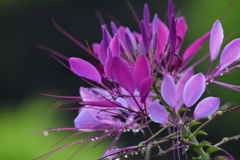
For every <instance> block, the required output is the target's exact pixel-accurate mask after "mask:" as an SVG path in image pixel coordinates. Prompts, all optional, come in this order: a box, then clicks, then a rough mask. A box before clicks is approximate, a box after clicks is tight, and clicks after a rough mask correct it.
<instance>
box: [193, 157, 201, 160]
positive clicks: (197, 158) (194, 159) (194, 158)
mask: <svg viewBox="0 0 240 160" xmlns="http://www.w3.org/2000/svg"><path fill="white" fill-rule="evenodd" d="M192 160H202V158H199V157H192Z"/></svg>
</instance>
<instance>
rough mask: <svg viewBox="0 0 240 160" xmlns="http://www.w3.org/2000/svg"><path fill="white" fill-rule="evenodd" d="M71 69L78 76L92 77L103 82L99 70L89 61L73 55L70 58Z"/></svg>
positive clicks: (91, 78) (98, 81) (93, 79)
mask: <svg viewBox="0 0 240 160" xmlns="http://www.w3.org/2000/svg"><path fill="white" fill-rule="evenodd" d="M68 61H69V64H70V69H71V71H73V73H75V74H76V75H78V76H81V77H84V78H87V79H90V80H92V81H95V82H97V83H100V84H101V83H102V80H101V76H100V74H99V72H98V70H97V69H96V68H95V67H94V66H93V65H92V64H91V63H89V62H87V61H85V60H83V59H80V58H75V57H71V58H69V60H68Z"/></svg>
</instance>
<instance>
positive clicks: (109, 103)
mask: <svg viewBox="0 0 240 160" xmlns="http://www.w3.org/2000/svg"><path fill="white" fill-rule="evenodd" d="M80 104H82V105H91V106H99V107H104V108H105V107H112V109H116V108H117V107H119V106H122V105H121V103H119V102H113V101H106V100H105V101H86V102H80Z"/></svg>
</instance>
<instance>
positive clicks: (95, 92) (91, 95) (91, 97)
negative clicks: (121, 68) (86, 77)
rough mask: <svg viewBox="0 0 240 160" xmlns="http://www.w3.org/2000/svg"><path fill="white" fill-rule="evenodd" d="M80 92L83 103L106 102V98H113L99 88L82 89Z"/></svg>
mask: <svg viewBox="0 0 240 160" xmlns="http://www.w3.org/2000/svg"><path fill="white" fill-rule="evenodd" d="M79 92H80V95H81V98H82V100H83V101H104V100H106V98H104V97H111V96H110V95H109V93H108V92H104V91H103V90H100V89H97V88H91V89H88V88H84V87H80V89H79Z"/></svg>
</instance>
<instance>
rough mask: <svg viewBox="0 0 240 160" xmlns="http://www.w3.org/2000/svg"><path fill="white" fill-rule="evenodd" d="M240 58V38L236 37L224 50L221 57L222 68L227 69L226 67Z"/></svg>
mask: <svg viewBox="0 0 240 160" xmlns="http://www.w3.org/2000/svg"><path fill="white" fill-rule="evenodd" d="M239 59H240V38H238V39H234V40H233V41H231V42H230V43H228V45H226V47H225V48H224V49H223V51H222V55H221V57H220V69H219V70H222V69H225V68H226V67H228V66H230V65H232V64H233V63H236V62H237V61H239Z"/></svg>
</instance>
